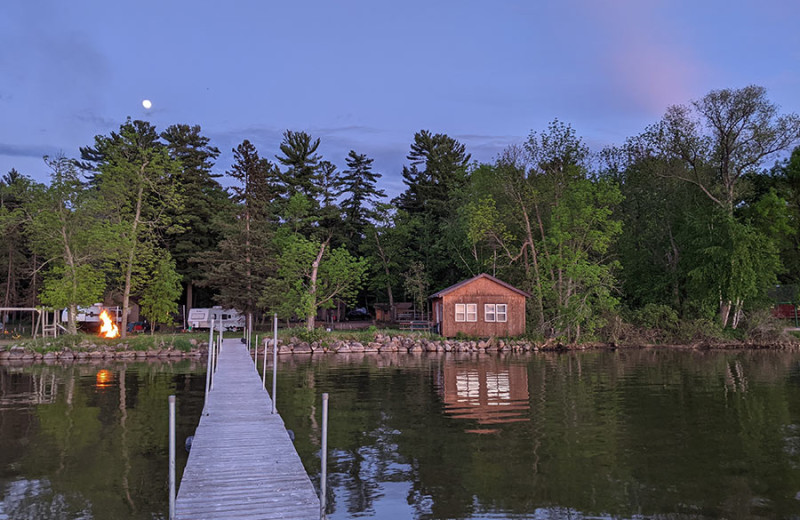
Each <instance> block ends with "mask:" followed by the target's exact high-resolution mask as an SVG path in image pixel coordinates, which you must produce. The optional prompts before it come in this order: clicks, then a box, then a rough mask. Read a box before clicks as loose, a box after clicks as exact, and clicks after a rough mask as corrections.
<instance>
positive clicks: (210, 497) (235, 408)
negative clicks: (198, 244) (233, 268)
mask: <svg viewBox="0 0 800 520" xmlns="http://www.w3.org/2000/svg"><path fill="white" fill-rule="evenodd" d="M271 410H272V401H271V400H270V397H269V394H268V393H267V391H266V390H264V389H263V387H262V384H261V378H260V377H259V375H258V373H257V372H256V371H255V368H254V367H253V360H252V359H251V357H250V355H249V354H248V352H247V347H246V346H245V345H244V344H242V343H241V342H240V340H239V339H231V340H224V341H223V344H222V349H221V352H220V355H219V362H218V364H217V371H216V373H215V374H214V388H213V389H212V390H211V391H210V392H209V395H208V402H207V403H206V407H205V410H204V412H203V416H202V417H201V418H200V424H199V426H198V427H197V431H196V432H195V435H194V441H193V443H192V451H191V452H190V454H189V460H188V462H187V464H186V470H185V471H184V472H183V478H182V479H181V483H180V490H179V491H178V497H177V500H176V503H175V510H176V517H177V518H178V519H193V520H195V519H217V518H219V519H223V518H224V519H231V520H245V519H248V520H249V519H276V518H286V519H303V520H309V519H316V518H319V509H320V504H319V498H318V497H317V495H316V491H315V490H314V486H313V485H312V484H311V480H310V479H309V478H308V475H307V474H306V472H305V469H304V468H303V464H302V463H301V462H300V457H299V456H298V455H297V452H296V451H295V449H294V445H293V444H292V441H291V440H290V439H289V435H288V434H287V432H286V427H285V426H284V424H283V420H282V419H281V418H280V416H279V415H278V414H277V413H276V414H271V413H270V412H271Z"/></svg>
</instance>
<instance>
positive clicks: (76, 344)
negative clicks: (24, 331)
mask: <svg viewBox="0 0 800 520" xmlns="http://www.w3.org/2000/svg"><path fill="white" fill-rule="evenodd" d="M192 339H194V340H195V341H196V342H197V343H201V342H207V341H208V334H203V333H185V334H154V335H150V334H133V335H130V336H128V337H127V338H124V339H123V338H115V339H105V338H101V337H98V336H97V335H96V334H83V333H80V334H76V335H68V334H64V335H62V336H59V337H57V338H36V339H31V338H20V339H19V340H16V341H12V342H9V343H8V346H13V345H18V346H20V347H23V348H25V349H26V350H29V351H31V352H38V353H41V354H45V353H47V352H58V351H61V350H72V351H73V352H80V351H85V350H87V348H86V347H87V345H97V346H116V345H120V344H125V345H127V346H128V349H129V350H135V351H142V352H146V351H148V350H156V349H160V348H164V347H169V346H172V347H174V348H175V349H177V350H180V351H182V352H189V351H190V350H192V343H191V340H192Z"/></svg>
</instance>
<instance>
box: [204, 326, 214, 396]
mask: <svg viewBox="0 0 800 520" xmlns="http://www.w3.org/2000/svg"><path fill="white" fill-rule="evenodd" d="M206 365H207V367H206V398H205V401H203V408H205V407H206V403H207V402H208V391H209V390H210V389H211V370H212V369H213V366H214V320H211V326H210V327H209V328H208V359H206Z"/></svg>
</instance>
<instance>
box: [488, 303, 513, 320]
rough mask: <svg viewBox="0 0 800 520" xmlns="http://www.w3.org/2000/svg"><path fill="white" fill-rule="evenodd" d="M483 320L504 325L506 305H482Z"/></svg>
mask: <svg viewBox="0 0 800 520" xmlns="http://www.w3.org/2000/svg"><path fill="white" fill-rule="evenodd" d="M483 319H484V321H486V322H487V323H506V322H507V321H508V304H507V303H486V304H484V306H483Z"/></svg>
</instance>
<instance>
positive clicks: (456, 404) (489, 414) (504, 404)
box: [438, 356, 530, 433]
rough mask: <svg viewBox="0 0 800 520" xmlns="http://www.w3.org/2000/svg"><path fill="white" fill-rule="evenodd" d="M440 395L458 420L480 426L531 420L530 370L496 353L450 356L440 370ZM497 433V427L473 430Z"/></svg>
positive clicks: (449, 411)
mask: <svg viewBox="0 0 800 520" xmlns="http://www.w3.org/2000/svg"><path fill="white" fill-rule="evenodd" d="M440 376H441V377H440V379H439V385H438V386H439V394H440V395H441V397H442V399H443V401H444V405H445V411H446V412H447V413H448V414H450V416H451V417H452V418H454V419H467V420H472V421H475V422H477V423H478V424H480V425H493V424H503V423H512V422H524V421H529V420H530V418H529V417H528V416H527V415H526V412H527V411H528V410H529V409H530V404H529V402H528V372H527V368H526V366H525V365H523V364H509V363H508V362H507V361H505V362H504V361H502V360H500V359H499V358H497V357H496V356H491V357H489V356H487V357H485V358H475V359H470V360H459V361H457V360H456V359H455V358H447V359H446V360H445V361H444V363H443V365H442V367H441V370H440ZM467 431H468V432H470V433H496V432H498V431H499V430H498V429H495V428H480V429H469V430H467Z"/></svg>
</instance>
